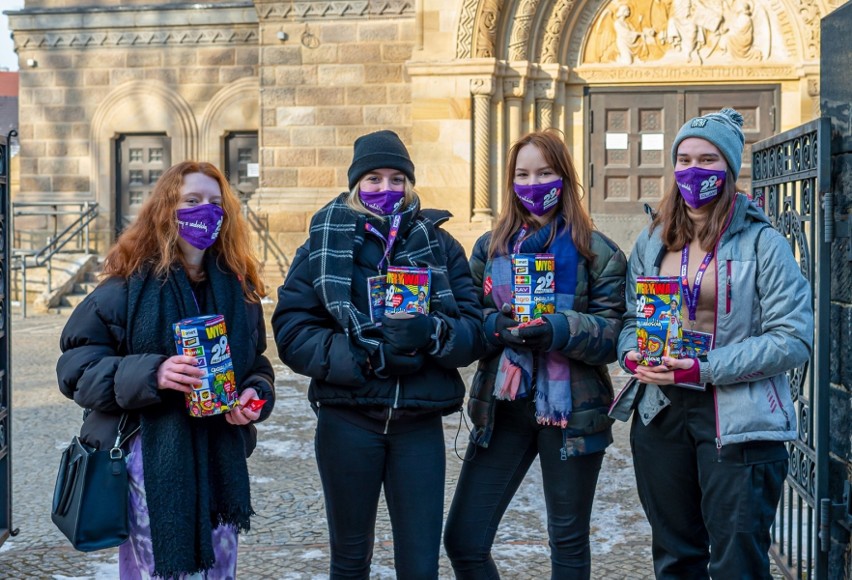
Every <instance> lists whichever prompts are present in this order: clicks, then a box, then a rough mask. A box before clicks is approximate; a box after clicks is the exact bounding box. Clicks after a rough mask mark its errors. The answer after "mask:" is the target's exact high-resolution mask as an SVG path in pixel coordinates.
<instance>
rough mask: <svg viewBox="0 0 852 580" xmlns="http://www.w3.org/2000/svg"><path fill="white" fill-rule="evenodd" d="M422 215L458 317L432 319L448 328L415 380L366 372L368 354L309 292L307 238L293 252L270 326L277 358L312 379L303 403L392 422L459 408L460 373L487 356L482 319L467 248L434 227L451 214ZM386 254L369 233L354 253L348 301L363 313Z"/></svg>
mask: <svg viewBox="0 0 852 580" xmlns="http://www.w3.org/2000/svg"><path fill="white" fill-rule="evenodd" d="M420 214H421V216H428V219H431V220H432V222H433V223H435V225H436V228H435V231H436V233H437V235H438V241H439V244H440V246H441V249H442V250H443V253H444V255H445V256H446V260H447V274H448V277H449V282H450V288H451V289H452V292H453V297H454V298H455V301H456V303H457V306H458V313H455V314H451V313H446V312H433V313H432V314H431V315H432V316H438V317H440V318H441V319H442V320H443V322H444V323H446V326H447V331H446V332H445V333H444V337H443V340H442V343H441V348H440V350H439V351H438V352H437V353H436V354H434V355H429V356H427V359H426V362H425V364H424V365H423V368H422V369H421V370H420V371H418V372H417V373H415V374H412V375H406V376H400V377H396V376H391V377H389V378H381V377H378V376H376V374H375V373H373V372H372V371H371V370H370V367H369V364H368V358H367V357H368V354H367V352H366V351H365V350H364V349H362V348H361V347H360V346H356V345H354V344H352V342H351V341H350V340H349V338H348V337H347V336H346V334H345V333H344V331H343V329H341V328H340V326H339V324H338V323H337V322H336V320H335V319H334V318H333V317H332V316H331V314H329V312H328V311H327V310H326V308H325V305H324V304H323V302H322V301H321V300H320V297H319V296H318V294H317V292H316V290H315V289H314V287H313V280H312V278H311V274H310V267H309V264H308V262H309V260H308V256H309V253H310V241H306V242H305V244H304V245H302V247H300V248H299V249H298V251H297V252H296V256H295V258H294V259H293V264H292V265H291V266H290V271H289V273H288V274H287V279H286V280H285V281H284V284H283V285H282V286H281V287H280V288H279V289H278V305H277V307H276V309H275V313H274V314H273V316H272V327H273V330H274V333H275V341H276V343H277V345H278V354H279V356H280V357H281V360H282V361H284V363H285V364H286V365H287V366H289V367H290V368H292V369H293V370H294V371H295V372H297V373H300V374H303V375H307V376H309V377H310V378H311V384H310V389H309V391H308V398H309V400H310V401H311V404H312V406H313V407H314V409H316V408H317V407H319V406H320V405H331V406H340V407H348V408H354V406H371V407H386V408H389V409H391V411H390V413H389V415H388V416H389V417H390V418H395V417H397V416H400V415H405V416H410V415H416V414H420V413H428V412H436V411H442V412H444V413H445V414H448V413H451V412H454V411H457V410H459V409H460V408H461V404H462V401H463V400H464V392H465V386H464V382H463V381H462V378H461V375H460V374H459V372H458V370H457V369H458V368H460V367H464V366H467V365H469V364H471V363H472V362H474V361H475V360H477V359H478V358H479V357H480V356H481V355H482V353H483V352H484V348H485V342H484V337H483V336H482V314H481V311H480V309H479V303H478V301H477V299H476V291H475V289H474V287H473V281H472V279H471V276H470V269H469V267H468V263H467V258H466V256H465V251H464V248H462V246H461V245H460V244H459V243H458V242H457V241H456V240H455V238H453V237H452V236H451V235H450V234H449V233H447V232H445V231H443V230H442V229H440V228H438V227H437V226H438V225H440V224H441V223H443V222H445V221H446V220H447V219H449V217H450V214H449V212H446V211H438V210H421V212H420ZM383 253H384V245H383V243H382V242H380V241H379V240H378V238H376V237H375V236H372V235H367V236H366V238H365V240H364V243H363V244H362V245H361V246H360V248H357V249H356V252H355V256H354V259H355V267H354V269H353V276H352V303H353V304H354V305H355V307H356V308H357V309H358V310H359V311H361V312H365V313H366V312H369V295H368V291H367V277H369V276H375V275H376V273H377V264H378V263H379V262H380V261H381V258H382V255H383ZM391 263H393V256H391ZM397 410H402V412H399V411H397Z"/></svg>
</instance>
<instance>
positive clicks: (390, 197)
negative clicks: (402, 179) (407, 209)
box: [358, 189, 405, 215]
mask: <svg viewBox="0 0 852 580" xmlns="http://www.w3.org/2000/svg"><path fill="white" fill-rule="evenodd" d="M358 197H359V198H361V203H363V204H364V207H366V208H367V209H369V210H371V211H374V212H376V213H377V214H379V215H390V214H393V213H396V212H398V211H399V208H401V207H402V202H403V201H404V199H405V192H404V191H391V190H389V189H388V190H385V191H364V190H360V191H359V192H358Z"/></svg>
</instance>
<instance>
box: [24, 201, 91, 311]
mask: <svg viewBox="0 0 852 580" xmlns="http://www.w3.org/2000/svg"><path fill="white" fill-rule="evenodd" d="M60 206H77V207H78V208H79V209H77V210H76V211H74V210H66V209H62V210H60V209H59V208H60ZM27 207H35V208H53V209H52V210H48V211H27V210H24V209H21V208H27ZM98 213H99V208H98V204H97V202H93V201H84V202H65V201H43V202H15V203H13V204H12V217H13V226H12V229H13V231H14V218H16V217H21V216H44V217H52V218H53V235H51V236H48V237H47V243H46V244H45V245H44V246H42V247H41V248H38V249H30V250H27V249H23V248H13V249H12V260H11V264H10V267H11V269H12V270H20V271H21V296H22V298H21V311H22V314H23V317H24V318H26V317H27V269H28V268H39V267H41V266H47V291H48V292H50V291H51V290H52V287H53V256H54V255H56V254H57V253H58V252H60V251H61V250H63V249H64V248H65V247H66V246H68V244H70V243H71V242H72V241H75V240H77V242H78V247H81V249H82V250H83V251H84V252H85V253H86V254H90V253H92V251H91V248H90V240H91V237H90V231H89V224H91V223H92V222H93V221H95V219H96V218H97V217H98ZM67 215H74V216H77V217H76V219H74V220H73V221H72V222H71V223H70V224H68V225H67V226H65V227H64V228H63V229H62V230H61V231H59V217H60V216H67Z"/></svg>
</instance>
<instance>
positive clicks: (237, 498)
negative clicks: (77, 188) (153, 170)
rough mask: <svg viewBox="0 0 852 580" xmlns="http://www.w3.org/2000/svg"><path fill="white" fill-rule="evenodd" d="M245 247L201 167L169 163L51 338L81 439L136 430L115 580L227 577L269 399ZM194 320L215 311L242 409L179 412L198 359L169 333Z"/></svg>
mask: <svg viewBox="0 0 852 580" xmlns="http://www.w3.org/2000/svg"><path fill="white" fill-rule="evenodd" d="M249 248H250V245H249V239H248V232H247V229H246V225H245V222H244V221H243V219H242V215H241V213H240V205H239V200H238V199H237V197H236V196H235V195H234V193H233V192H232V191H231V189H230V187H229V186H228V182H227V181H226V179H225V177H224V175H222V173H221V172H220V171H219V170H218V169H216V167H214V166H213V165H211V164H209V163H197V162H193V161H185V162H183V163H179V164H177V165H174V166H172V167H170V168H169V169H168V170H167V171H166V172H165V173H163V175H162V176H161V177H160V179H159V180H158V182H157V185H156V186H155V187H154V191H153V193H152V194H151V197H150V198H149V199H148V201H146V202H145V204H144V205H143V206H142V209H141V210H140V212H139V216H138V218H137V219H136V221H135V222H134V223H133V224H132V225H130V226H129V227H128V228H127V229H126V230H125V231H124V233H122V235H121V236H120V237H119V239H118V240H117V241H116V244H115V246H113V248H112V249H111V250H110V252H109V254H108V255H107V258H106V261H105V263H104V274H105V275H106V279H105V280H104V282H103V283H102V284H100V285H99V286H98V287H97V288H96V289H95V290H94V291H93V292H92V293H91V294H90V295H89V296H88V297H87V298H86V299H85V300H84V301H83V302H82V303H81V304H80V305H79V306H78V307H77V308H76V309H75V310H74V313H73V314H72V315H71V317H70V318H69V320H68V323H67V324H66V326H65V329H64V330H63V332H62V337H61V339H60V340H61V342H60V346H61V349H62V356H61V357H60V359H59V362H58V363H57V365H56V372H57V375H58V378H59V388H60V390H61V391H62V392H63V394H65V396H67V397H68V398H70V399H73V400H74V401H75V402H76V403H77V404H78V405H80V406H81V407H83V408H84V409H85V415H84V416H85V421H84V424H83V428H82V432H81V438H82V439H83V440H84V441H85V442H86V443H88V444H90V445H92V446H94V447H97V448H99V449H103V448H104V447H107V448H108V447H109V446H110V445H112V443H113V442H114V440H115V437H116V431H117V427H118V423H119V419H120V417H121V416H122V415H123V414H127V416H128V428H127V429H126V431H125V435H129V434H130V433H134V434H133V435H132V436H131V437H129V438H128V440H127V442H126V444H125V447H126V448H127V450H128V455H127V470H128V474H129V478H130V498H129V499H130V504H129V505H130V510H129V524H130V526H129V527H130V538H129V540H128V541H127V542H125V543H124V544H122V545H121V547H120V548H119V574H120V576H121V577H122V578H149V577H152V576H158V577H160V576H162V577H169V578H170V577H173V576H174V577H178V576H180V577H184V575H189V574H195V573H198V572H204V573H206V574H205V577H207V576H209V577H211V578H213V577H215V578H226V577H229V578H233V577H234V576H235V574H236V564H237V534H238V531H239V530H241V529H242V530H247V529H248V528H249V518H250V516H251V514H252V513H253V512H252V507H251V498H250V490H249V477H248V468H247V465H246V457H247V455H248V453H250V452H251V449H252V448H253V446H254V437H255V429H254V426H253V425H252V423H253V422H256V421H260V420H263V419H265V418H266V417H267V416H268V415H269V413H270V412H271V411H272V406H273V404H274V390H273V380H274V376H273V371H272V365H271V364H270V362H269V360H268V359H267V358H266V357H265V356H264V354H263V353H264V351H265V350H266V331H265V327H264V321H263V311H262V309H261V305H260V297H261V296H262V295H263V292H264V288H263V283H262V282H261V280H260V278H259V276H258V268H257V262H256V260H255V259H254V258H253V256H252V255H251V252H250V249H249ZM202 314H221V315H223V316H224V319H225V326H226V329H227V338H228V341H229V348H230V355H231V359H232V362H233V366H234V369H233V372H234V376H233V379H232V380H233V383H232V384H234V385H235V387H236V391H237V393H238V394H239V399H240V402H241V403H242V404H241V405H239V406H236V407H233V408H232V409H231V410H230V411H229V412H227V413H226V414H218V415H213V416H205V417H190V415H189V412H188V409H187V405H186V402H185V396H184V395H185V394H187V393H190V392H191V391H192V390H193V387H196V388H197V387H198V386H200V385H202V384H203V383H202V380H201V379H200V377H202V376H203V375H205V372H204V371H202V370H201V369H200V368H198V366H196V362H197V360H196V357H195V356H186V355H183V354H182V355H177V354H175V353H176V347H175V342H174V331H173V330H172V324H174V323H175V322H178V321H180V320H182V319H185V318H189V317H194V316H199V315H202ZM220 344H221V343H220ZM204 380H205V382H206V381H207V379H204ZM218 384H220V383H216V385H218ZM213 388H214V389H217V388H218V386H214V387H213ZM222 388H223V389H226V388H227V387H226V386H224V385H223V387H222ZM252 399H262V400H264V401H266V404H265V405H264V408H263V410H262V411H260V412H259V411H257V410H253V409H251V408H249V407H248V406H247V405H246V403H248V402H249V401H250V400H252ZM137 429H138V431H137ZM199 506H204V508H203V509H199Z"/></svg>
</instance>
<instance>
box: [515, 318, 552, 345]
mask: <svg viewBox="0 0 852 580" xmlns="http://www.w3.org/2000/svg"><path fill="white" fill-rule="evenodd" d="M512 334H513V335H514V336H517V337H518V338H519V339H521V348H528V349H530V350H547V349H549V348H550V346H551V345H552V344H553V325H551V324H550V323H549V322H548V321H547V320H545V319H544V318H536V319H535V320H531V321H529V322H526V323H524V324H522V325H520V326H518V327H517V328H513V329H512Z"/></svg>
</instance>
